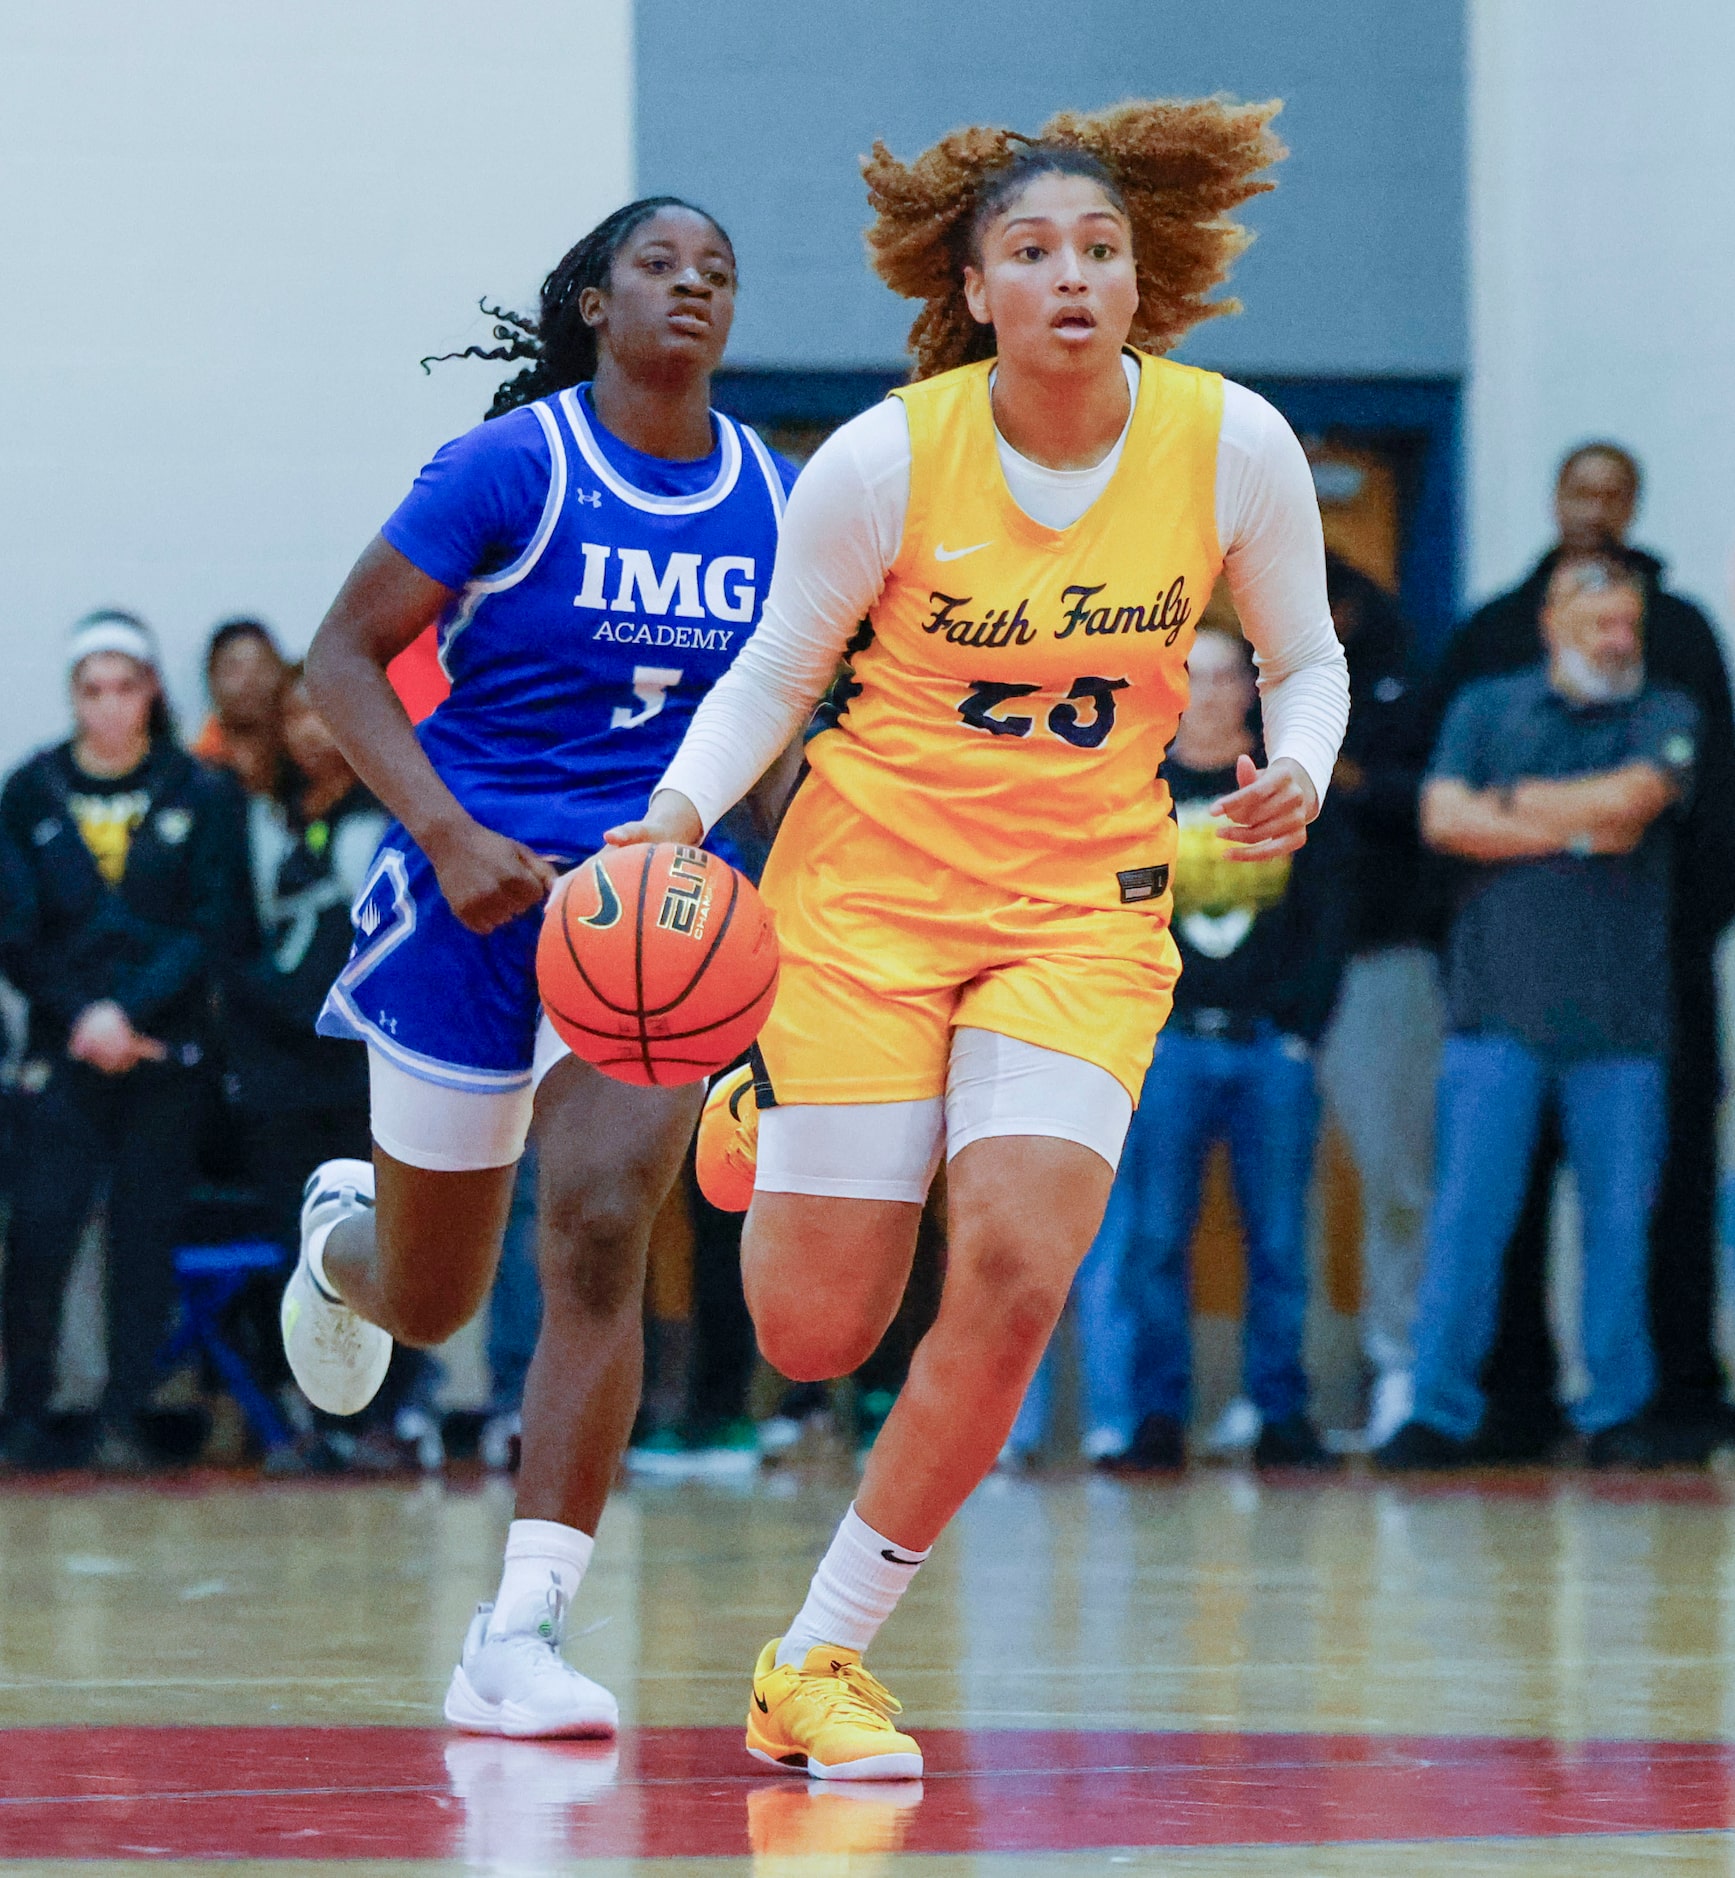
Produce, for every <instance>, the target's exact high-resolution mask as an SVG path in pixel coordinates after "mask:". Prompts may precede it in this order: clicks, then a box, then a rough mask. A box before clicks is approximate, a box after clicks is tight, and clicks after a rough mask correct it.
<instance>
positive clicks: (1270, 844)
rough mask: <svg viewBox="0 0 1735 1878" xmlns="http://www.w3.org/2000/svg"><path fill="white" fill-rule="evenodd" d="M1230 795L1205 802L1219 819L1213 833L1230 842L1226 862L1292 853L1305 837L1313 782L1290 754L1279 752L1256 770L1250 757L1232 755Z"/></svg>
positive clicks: (1313, 807) (1312, 809)
mask: <svg viewBox="0 0 1735 1878" xmlns="http://www.w3.org/2000/svg"><path fill="white" fill-rule="evenodd" d="M1235 781H1236V784H1237V785H1238V786H1237V787H1236V789H1235V791H1234V793H1233V794H1231V795H1226V796H1222V797H1220V798H1219V799H1218V800H1217V801H1215V802H1213V803H1212V804H1211V813H1212V814H1213V815H1217V816H1220V817H1222V820H1223V823H1224V825H1223V827H1221V828H1219V829H1218V831H1217V832H1218V834H1219V835H1220V836H1221V837H1222V838H1223V840H1224V841H1226V842H1228V843H1229V844H1230V852H1229V856H1228V858H1229V859H1230V860H1231V861H1270V860H1274V859H1275V858H1276V857H1277V856H1278V855H1280V854H1293V853H1294V852H1295V850H1296V849H1297V848H1299V847H1301V846H1302V845H1303V844H1304V843H1305V842H1306V840H1307V824H1308V823H1309V822H1310V821H1312V820H1313V818H1314V816H1315V815H1316V814H1317V813H1318V812H1319V797H1318V796H1317V795H1316V794H1315V793H1314V788H1313V783H1312V781H1311V780H1310V779H1309V777H1308V774H1307V771H1306V770H1304V769H1303V768H1302V767H1301V765H1300V764H1299V763H1297V762H1296V761H1295V759H1294V758H1293V757H1288V756H1280V757H1279V758H1278V759H1277V761H1276V762H1275V763H1272V764H1270V765H1269V766H1268V767H1267V768H1265V769H1261V768H1260V767H1259V765H1258V764H1257V763H1255V762H1254V761H1253V759H1252V757H1250V756H1243V757H1239V758H1237V759H1236V763H1235Z"/></svg>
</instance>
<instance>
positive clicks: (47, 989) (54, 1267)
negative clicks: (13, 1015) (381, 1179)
mask: <svg viewBox="0 0 1735 1878" xmlns="http://www.w3.org/2000/svg"><path fill="white" fill-rule="evenodd" d="M68 669H69V674H70V680H71V690H72V707H73V717H74V721H75V729H74V733H73V735H72V737H71V738H70V739H69V740H68V741H67V742H65V743H62V744H57V745H56V746H54V747H53V748H52V749H47V750H43V751H40V752H38V753H37V754H36V755H35V756H33V757H31V758H29V759H28V760H27V761H26V762H25V763H23V764H22V765H21V766H20V767H19V768H18V769H17V770H15V771H14V772H13V774H12V775H11V777H10V778H9V779H8V780H7V783H6V786H5V790H4V793H3V794H0V824H3V825H4V827H5V830H6V833H7V835H8V836H9V837H10V839H11V841H12V842H13V844H14V845H15V847H16V848H17V849H18V850H19V851H20V852H21V853H22V854H24V855H25V856H26V857H28V860H29V865H30V873H31V888H32V891H33V893H34V897H35V901H36V918H35V921H34V926H33V929H32V931H31V934H30V936H29V938H28V939H27V940H26V941H25V942H23V943H22V944H19V945H16V946H15V947H14V948H13V951H12V953H11V956H10V961H9V962H10V967H11V970H12V973H13V975H14V978H15V982H16V983H17V985H18V988H19V989H20V990H21V991H22V992H23V993H24V994H25V996H26V997H27V998H28V999H29V1000H30V1032H29V1040H28V1047H27V1058H26V1063H25V1068H24V1073H23V1082H24V1087H25V1089H26V1091H27V1092H28V1094H29V1096H30V1101H29V1105H28V1106H29V1113H28V1115H27V1118H26V1120H25V1122H24V1142H23V1155H22V1168H21V1172H20V1176H19V1182H18V1187H17V1192H16V1196H15V1201H14V1207H13V1215H12V1229H11V1242H10V1246H9V1249H8V1254H7V1260H6V1272H5V1281H4V1325H3V1338H4V1350H5V1363H6V1381H7V1407H8V1429H7V1439H6V1453H7V1456H8V1458H9V1459H10V1460H11V1461H13V1462H14V1463H15V1464H19V1465H23V1466H27V1467H28V1466H32V1465H41V1464H43V1463H44V1462H45V1461H47V1460H49V1459H51V1458H52V1448H51V1445H50V1444H49V1443H48V1441H47V1438H46V1435H45V1432H44V1428H43V1417H44V1416H45V1414H46V1412H47V1409H48V1405H49V1400H50V1397H51V1396H52V1393H53V1390H54V1381H55V1375H54V1369H55V1355H56V1351H57V1349H58V1346H59V1340H60V1337H59V1333H60V1319H61V1307H62V1302H63V1298H64V1294H65V1290H66V1280H67V1276H68V1274H69V1272H70V1271H71V1268H72V1262H73V1257H74V1254H75V1253H76V1251H77V1248H78V1241H79V1236H80V1234H81V1233H82V1231H83V1228H84V1225H85V1222H86V1221H87V1220H88V1218H89V1217H90V1214H91V1210H92V1208H93V1206H94V1205H95V1203H96V1199H97V1194H98V1189H99V1186H100V1185H101V1184H102V1183H103V1181H104V1179H105V1177H106V1179H107V1183H108V1383H107V1386H106V1389H105V1391H104V1394H103V1400H102V1408H101V1424H100V1429H99V1434H98V1441H97V1448H96V1456H95V1458H96V1461H97V1464H98V1465H99V1466H101V1467H104V1468H107V1469H112V1470H114V1471H120V1472H130V1471H136V1470H137V1469H139V1468H140V1467H141V1466H143V1465H144V1464H145V1455H144V1451H143V1449H142V1448H141V1446H140V1444H139V1437H138V1426H137V1416H138V1412H139V1410H140V1409H141V1408H142V1407H143V1406H144V1404H145V1401H146V1398H147V1396H148V1395H149V1393H150V1390H151V1388H152V1386H153V1383H154V1380H155V1369H156V1355H157V1350H158V1347H159V1345H160V1344H161V1342H162V1339H163V1336H164V1333H165V1331H166V1329H167V1325H168V1318H169V1311H170V1307H171V1305H172V1303H173V1299H174V1273H173V1270H172V1267H171V1256H172V1253H173V1249H174V1243H175V1233H176V1231H177V1229H178V1227H179V1224H180V1218H181V1213H182V1210H183V1208H184V1205H185V1200H186V1193H187V1189H188V1186H189V1184H190V1182H191V1178H192V1173H193V1154H194V1140H195V1134H196V1123H197V1117H198V1112H199V1107H200V1089H199V1070H198V1066H199V1064H200V1063H201V1062H202V1061H203V1058H204V1054H205V1049H206V1043H207V1037H206V1020H207V1012H208V1008H209V991H210V984H211V979H212V976H213V973H214V971H215V969H216V968H217V966H218V963H219V961H220V959H221V958H222V956H223V954H224V952H225V950H226V948H227V946H228V944H229V943H230V941H231V939H232V937H233V935H234V933H235V930H236V912H237V902H238V900H239V897H240V894H241V892H242V891H243V888H242V881H243V869H244V865H245V863H244V858H243V854H242V817H241V810H240V804H239V801H238V799H237V792H236V790H235V788H234V785H233V783H232V782H230V781H229V779H227V778H221V777H218V776H215V775H213V774H212V773H211V772H210V771H208V770H206V769H204V768H203V767H202V766H201V765H200V764H198V763H196V762H195V761H194V760H193V758H191V757H190V756H188V755H187V754H186V752H185V751H184V750H182V749H180V748H179V747H178V745H177V744H176V743H175V740H174V737H173V734H172V726H171V724H170V721H169V715H168V710H167V706H166V705H165V703H164V701H163V692H162V682H161V678H160V676H159V673H158V668H157V651H156V642H155V640H154V639H153V637H152V636H151V634H150V632H149V631H148V630H147V628H146V627H145V626H144V625H143V624H142V623H141V622H140V621H139V620H137V619H135V618H134V617H133V616H131V615H130V614H125V613H114V612H107V613H97V614H92V615H90V616H89V617H88V618H87V619H85V620H83V621H81V622H80V623H79V625H78V626H77V627H76V628H75V629H74V631H73V636H72V643H71V647H70V650H69V657H68Z"/></svg>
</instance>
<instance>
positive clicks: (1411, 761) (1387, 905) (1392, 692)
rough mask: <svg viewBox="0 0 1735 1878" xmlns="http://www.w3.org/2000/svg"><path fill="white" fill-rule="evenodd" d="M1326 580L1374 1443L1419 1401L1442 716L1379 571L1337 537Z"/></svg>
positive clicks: (1330, 1068)
mask: <svg viewBox="0 0 1735 1878" xmlns="http://www.w3.org/2000/svg"><path fill="white" fill-rule="evenodd" d="M1325 579H1326V592H1327V594H1328V595H1329V597H1330V600H1331V615H1332V620H1333V622H1334V623H1335V625H1336V627H1337V634H1338V637H1339V638H1340V639H1341V640H1342V641H1343V648H1344V656H1345V657H1346V658H1347V659H1348V661H1349V689H1350V713H1349V729H1348V731H1347V732H1346V734H1345V736H1344V740H1343V748H1342V750H1341V752H1340V754H1339V756H1338V761H1337V768H1336V770H1335V771H1334V772H1333V775H1332V786H1331V798H1330V807H1329V810H1328V813H1330V814H1331V815H1332V816H1333V817H1335V819H1336V820H1337V822H1338V824H1339V826H1340V830H1341V833H1342V836H1343V846H1344V848H1345V854H1344V859H1343V865H1342V875H1343V887H1342V891H1343V892H1344V894H1345V897H1346V899H1347V902H1348V905H1347V919H1348V943H1349V952H1350V957H1349V962H1348V964H1347V965H1346V967H1345V969H1344V976H1343V986H1342V989H1341V990H1340V992H1339V994H1338V1002H1337V1009H1336V1010H1335V1011H1334V1012H1333V1014H1332V1021H1331V1027H1330V1029H1329V1030H1328V1031H1327V1032H1326V1035H1325V1039H1324V1042H1323V1045H1322V1046H1321V1049H1320V1056H1319V1071H1320V1082H1321V1085H1322V1087H1323V1088H1324V1091H1325V1094H1326V1097H1327V1099H1328V1100H1329V1102H1330V1104H1331V1108H1332V1113H1333V1115H1334V1116H1335V1117H1336V1119H1337V1122H1338V1125H1339V1126H1340V1127H1341V1128H1342V1130H1343V1133H1344V1136H1345V1139H1346V1140H1347V1141H1348V1144H1349V1150H1350V1154H1351V1156H1352V1157H1353V1159H1354V1161H1355V1166H1356V1172H1357V1174H1358V1176H1359V1177H1360V1182H1361V1201H1362V1309H1361V1341H1362V1353H1363V1355H1364V1357H1365V1358H1366V1360H1367V1363H1368V1367H1369V1369H1370V1370H1371V1372H1372V1377H1373V1387H1372V1390H1371V1391H1370V1396H1369V1404H1368V1408H1369V1413H1368V1425H1367V1437H1366V1438H1367V1444H1368V1446H1369V1447H1370V1448H1377V1447H1381V1446H1383V1445H1384V1443H1385V1442H1386V1441H1388V1440H1389V1439H1390V1438H1391V1437H1392V1435H1394V1434H1395V1433H1396V1432H1397V1431H1398V1429H1399V1428H1400V1427H1402V1426H1403V1424H1404V1423H1405V1422H1406V1421H1407V1420H1408V1419H1409V1414H1410V1409H1411V1406H1412V1403H1413V1394H1412V1387H1411V1371H1412V1369H1413V1367H1414V1361H1415V1354H1414V1345H1413V1343H1412V1341H1411V1322H1412V1319H1413V1317H1414V1315H1415V1304H1416V1288H1417V1286H1418V1284H1419V1283H1420V1281H1421V1275H1422V1254H1423V1245H1424V1240H1425V1236H1426V1231H1427V1221H1428V1199H1429V1194H1430V1190H1431V1187H1432V1179H1433V1166H1434V1083H1435V1079H1436V1076H1437V1075H1438V1072H1439V1064H1440V1044H1441V1031H1442V1026H1443V1021H1444V1020H1443V1015H1442V1012H1441V1008H1440V984H1439V972H1438V967H1437V965H1436V962H1435V958H1434V952H1433V945H1434V938H1435V932H1434V928H1435V924H1436V922H1435V920H1434V919H1433V918H1432V916H1431V907H1430V904H1429V885H1430V880H1429V873H1430V870H1428V869H1426V867H1425V864H1424V859H1423V855H1422V849H1421V841H1420V838H1419V835H1418V833H1417V828H1416V797H1417V792H1418V790H1419V789H1420V787H1421V781H1422V774H1423V771H1424V770H1425V769H1426V767H1427V762H1428V752H1429V745H1430V728H1431V727H1430V723H1429V719H1428V713H1427V703H1426V695H1425V693H1424V691H1423V688H1422V686H1421V685H1420V684H1419V683H1418V681H1417V676H1416V671H1415V665H1414V654H1415V647H1414V645H1413V643H1412V639H1411V634H1410V629H1409V625H1408V623H1407V622H1406V621H1405V619H1404V617H1403V615H1402V614H1401V613H1400V612H1399V611H1398V608H1397V603H1396V602H1395V601H1394V600H1393V599H1392V598H1391V596H1390V595H1389V594H1388V593H1386V592H1385V590H1384V589H1383V588H1382V587H1380V586H1379V585H1378V584H1377V583H1376V582H1374V581H1372V580H1370V579H1369V578H1368V576H1367V575H1366V574H1364V573H1362V572H1361V571H1360V570H1359V569H1357V568H1354V567H1352V566H1351V565H1350V564H1349V563H1348V562H1347V561H1345V560H1343V559H1342V558H1341V557H1340V556H1338V555H1335V554H1332V553H1331V552H1330V551H1329V550H1328V551H1327V553H1326V557H1325Z"/></svg>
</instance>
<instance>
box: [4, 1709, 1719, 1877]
mask: <svg viewBox="0 0 1735 1878" xmlns="http://www.w3.org/2000/svg"><path fill="white" fill-rule="evenodd" d="M922 1740H923V1744H924V1746H925V1748H926V1750H927V1754H928V1776H927V1779H926V1780H925V1781H924V1782H923V1783H921V1784H920V1786H916V1785H914V1784H913V1783H912V1784H911V1785H909V1786H903V1785H899V1786H897V1787H875V1788H856V1789H854V1790H851V1791H847V1792H846V1791H842V1790H839V1789H836V1788H832V1789H823V1788H820V1787H818V1786H817V1784H809V1783H808V1782H806V1781H802V1780H797V1779H794V1778H789V1777H780V1776H778V1775H775V1774H771V1773H769V1772H755V1771H754V1770H753V1765H752V1763H751V1762H749V1761H747V1760H746V1758H745V1756H744V1755H743V1754H742V1751H741V1745H740V1736H739V1733H738V1732H737V1731H736V1730H734V1729H725V1728H647V1729H642V1730H638V1731H635V1732H633V1733H631V1734H629V1735H628V1736H626V1737H625V1738H624V1739H623V1740H622V1742H621V1744H620V1747H619V1750H618V1753H617V1752H616V1751H615V1750H614V1749H612V1748H609V1747H606V1746H604V1745H601V1744H594V1743H580V1742H569V1743H544V1742H510V1741H495V1740H486V1739H478V1738H470V1737H464V1736H458V1735H451V1734H447V1733H444V1732H441V1731H437V1730H432V1729H420V1728H73V1727H68V1728H18V1729H10V1730H6V1731H4V1732H0V1858H53V1857H58V1858H120V1857H132V1858H138V1857H173V1858H181V1859H228V1858H316V1859H317V1858H329V1859H339V1858H344V1859H349V1858H400V1859H401V1858H411V1859H415V1858H427V1859H433V1858H448V1857H463V1856H468V1857H471V1858H476V1857H492V1858H508V1859H528V1860H535V1859H538V1858H554V1857H560V1856H588V1857H611V1858H627V1857H641V1858H652V1859H654V1858H669V1857H702V1856H706V1855H717V1854H721V1855H730V1854H745V1853H748V1852H752V1851H758V1852H763V1853H779V1854H787V1853H797V1852H805V1853H813V1854H820V1853H828V1852H829V1853H838V1852H845V1851H859V1852H869V1851H892V1850H897V1849H901V1850H903V1851H907V1852H971V1851H977V1852H995V1851H998V1852H1041V1851H1070V1850H1088V1849H1091V1848H1096V1847H1104V1846H1123V1845H1124V1846H1210V1845H1227V1844H1242V1845H1306V1844H1322V1843H1324V1844H1345V1843H1355V1842H1366V1841H1381V1840H1384V1841H1393V1840H1396V1841H1402V1840H1416V1839H1452V1838H1472V1837H1475V1838H1484V1837H1509V1838H1519V1839H1524V1838H1550V1837H1555V1836H1558V1835H1562V1834H1574V1833H1639V1832H1691V1831H1706V1830H1713V1829H1722V1830H1727V1829H1730V1828H1735V1748H1731V1747H1728V1746H1724V1745H1721V1744H1716V1743H1711V1744H1697V1743H1689V1742H1666V1741H1663V1742H1652V1741H1594V1742H1586V1743H1580V1744H1573V1745H1566V1744H1561V1743H1557V1742H1549V1741H1527V1740H1491V1739H1482V1738H1476V1737H1464V1736H1447V1737H1427V1736H1366V1735H1300V1734H1285V1735H1279V1734H1252V1735H1237V1734H1163V1733H1142V1732H1140V1733H1134V1732H1103V1731H1096V1732H1063V1731H1058V1730H1053V1731H1049V1730H1044V1731H1020V1730H1006V1731H985V1732H981V1733H958V1732H948V1731H946V1730H939V1729H928V1730H924V1731H923V1735H922Z"/></svg>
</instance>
